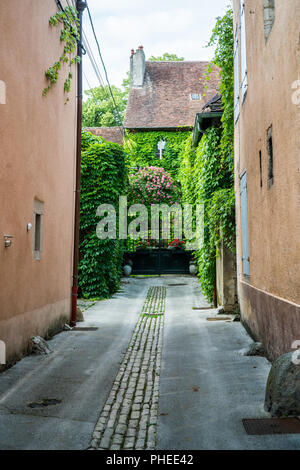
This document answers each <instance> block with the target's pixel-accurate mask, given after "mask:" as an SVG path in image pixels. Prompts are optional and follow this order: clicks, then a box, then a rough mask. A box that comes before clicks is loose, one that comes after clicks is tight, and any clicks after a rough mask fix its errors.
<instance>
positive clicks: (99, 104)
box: [82, 79, 128, 127]
mask: <svg viewBox="0 0 300 470" xmlns="http://www.w3.org/2000/svg"><path fill="white" fill-rule="evenodd" d="M125 82H126V79H124V81H123V83H124V87H126V86H127V85H126V83H125ZM111 90H112V93H113V96H114V99H115V102H116V105H117V109H118V111H117V110H116V109H115V104H114V102H113V99H112V96H111V94H110V91H109V87H108V86H105V87H96V88H91V89H90V90H86V91H85V94H86V95H87V96H88V99H87V101H84V102H83V104H82V125H83V127H113V126H120V125H122V122H121V120H123V117H124V114H125V109H126V105H127V100H128V90H127V89H126V88H125V90H124V91H123V90H121V89H120V88H117V87H115V86H114V85H112V86H111Z"/></svg>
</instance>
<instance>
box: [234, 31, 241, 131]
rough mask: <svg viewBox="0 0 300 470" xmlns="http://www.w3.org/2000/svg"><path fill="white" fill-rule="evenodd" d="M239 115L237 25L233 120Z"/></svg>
mask: <svg viewBox="0 0 300 470" xmlns="http://www.w3.org/2000/svg"><path fill="white" fill-rule="evenodd" d="M239 115H240V54H239V36H238V26H237V27H236V32H235V38H234V121H235V122H237V120H238V118H239Z"/></svg>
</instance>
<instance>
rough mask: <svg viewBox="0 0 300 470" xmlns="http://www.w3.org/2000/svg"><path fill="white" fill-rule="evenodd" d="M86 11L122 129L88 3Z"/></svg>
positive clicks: (121, 125)
mask: <svg viewBox="0 0 300 470" xmlns="http://www.w3.org/2000/svg"><path fill="white" fill-rule="evenodd" d="M87 11H88V15H89V20H90V23H91V27H92V31H93V35H94V38H95V41H96V44H97V49H98V53H99V57H100V60H101V63H102V67H103V70H104V73H105V78H106V82H107V85H108V89H109V92H110V95H111V98H112V101H113V104H114V108H115V111H116V113H117V116H118V119H119V122H120V127H122V129H123V124H122V118H121V115H120V113H119V110H118V106H117V103H116V101H115V97H114V94H113V92H112V89H111V85H110V82H109V78H108V74H107V70H106V66H105V63H104V60H103V57H102V54H101V49H100V45H99V41H98V38H97V35H96V31H95V27H94V23H93V19H92V15H91V12H90V9H89V6H88V4H87ZM122 137H123V133H122Z"/></svg>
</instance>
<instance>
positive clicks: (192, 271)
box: [189, 264, 197, 275]
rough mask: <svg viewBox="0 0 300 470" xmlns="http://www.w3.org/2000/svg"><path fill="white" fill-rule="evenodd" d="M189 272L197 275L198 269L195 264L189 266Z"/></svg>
mask: <svg viewBox="0 0 300 470" xmlns="http://www.w3.org/2000/svg"><path fill="white" fill-rule="evenodd" d="M189 271H190V274H193V275H194V274H197V268H196V265H195V264H190V266H189Z"/></svg>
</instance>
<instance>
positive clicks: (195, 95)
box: [190, 93, 201, 101]
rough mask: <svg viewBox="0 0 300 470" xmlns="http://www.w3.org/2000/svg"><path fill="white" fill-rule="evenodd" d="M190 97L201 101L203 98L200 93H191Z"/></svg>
mask: <svg viewBox="0 0 300 470" xmlns="http://www.w3.org/2000/svg"><path fill="white" fill-rule="evenodd" d="M190 98H191V100H192V101H199V100H200V99H201V95H199V93H191V94H190Z"/></svg>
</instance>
